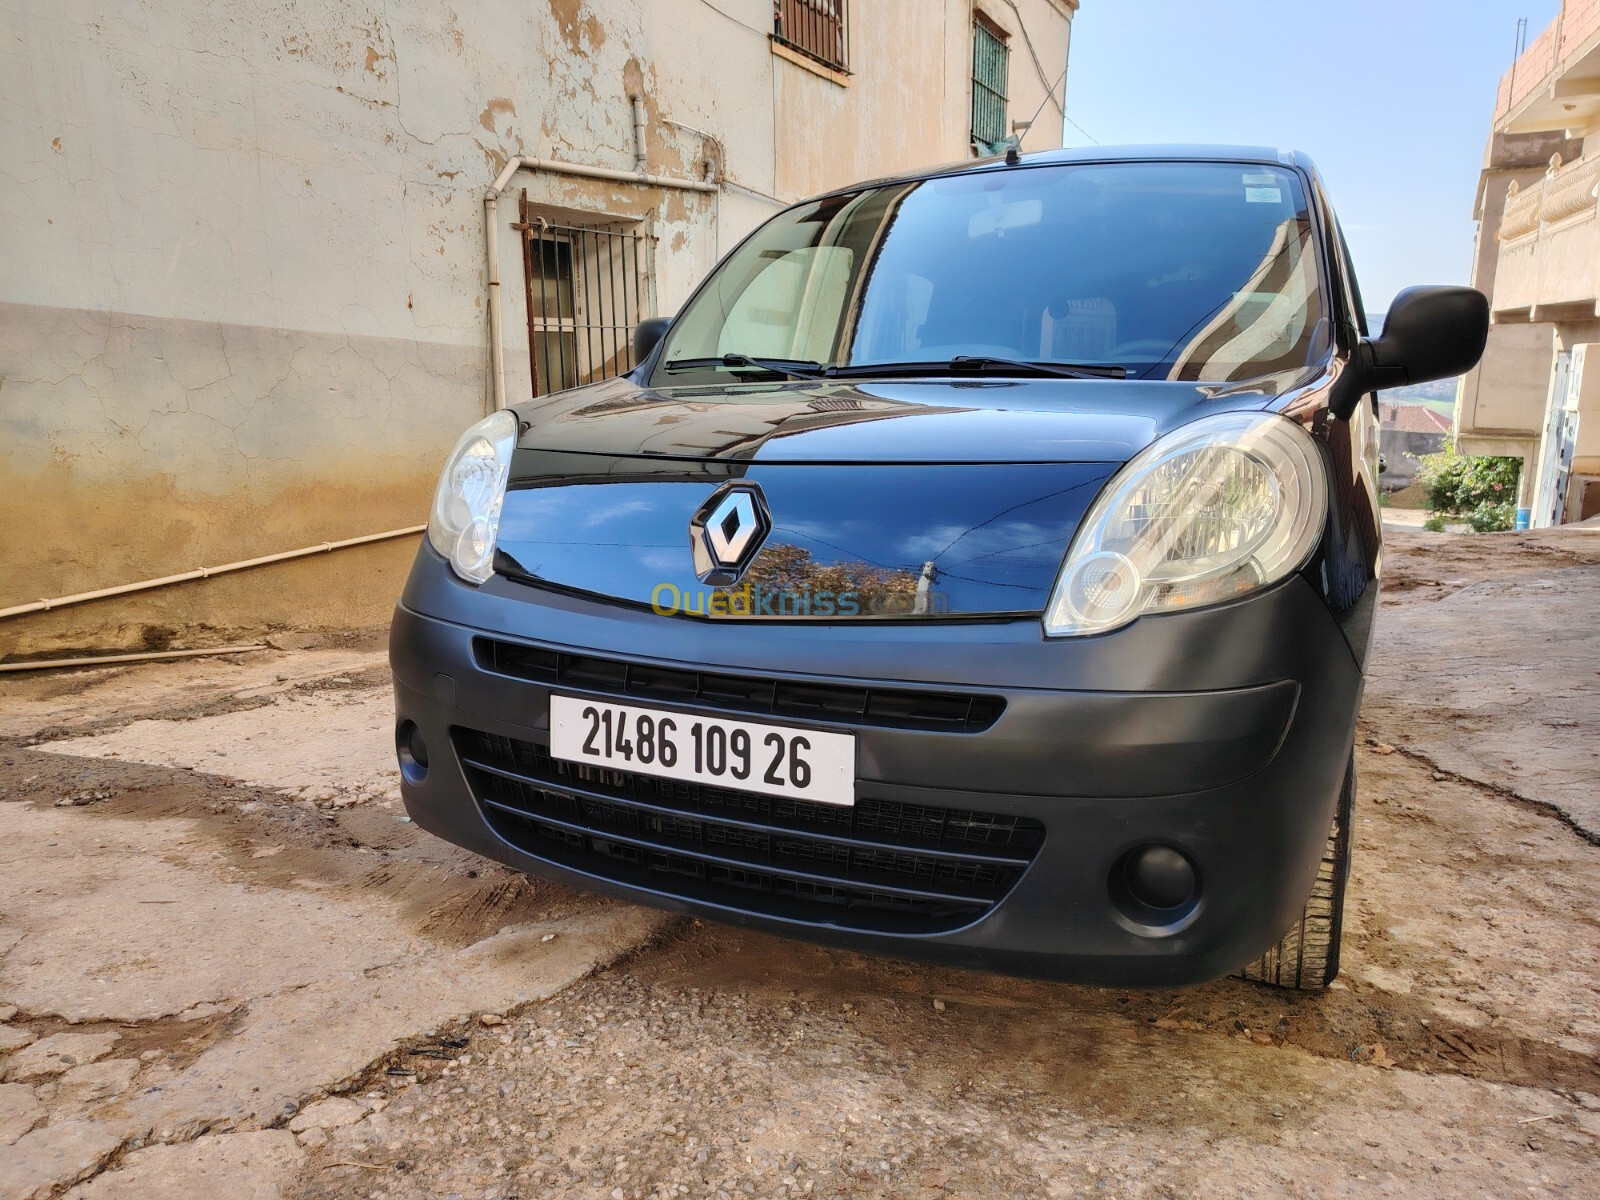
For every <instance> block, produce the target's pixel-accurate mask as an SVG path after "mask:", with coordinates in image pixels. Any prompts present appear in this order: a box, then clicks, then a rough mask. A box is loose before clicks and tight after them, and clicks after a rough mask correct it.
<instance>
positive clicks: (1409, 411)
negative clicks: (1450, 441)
mask: <svg viewBox="0 0 1600 1200" xmlns="http://www.w3.org/2000/svg"><path fill="white" fill-rule="evenodd" d="M1449 436H1450V419H1449V418H1448V417H1446V416H1444V415H1443V414H1441V413H1437V412H1434V410H1433V409H1431V408H1429V407H1428V406H1427V405H1425V404H1395V403H1391V402H1389V401H1387V400H1384V399H1383V398H1382V397H1381V396H1380V397H1379V399H1378V451H1379V453H1381V454H1382V455H1383V462H1384V472H1383V479H1382V480H1381V482H1382V484H1383V487H1384V490H1385V491H1392V492H1397V491H1400V490H1401V489H1402V488H1407V487H1410V486H1411V485H1412V484H1413V483H1415V482H1416V481H1417V469H1418V466H1419V465H1420V464H1419V462H1418V460H1419V459H1421V458H1422V457H1423V455H1425V454H1437V453H1438V452H1439V451H1441V450H1443V449H1444V443H1445V440H1446V439H1447V438H1448V437H1449Z"/></svg>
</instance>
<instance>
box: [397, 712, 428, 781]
mask: <svg viewBox="0 0 1600 1200" xmlns="http://www.w3.org/2000/svg"><path fill="white" fill-rule="evenodd" d="M394 753H395V757H396V758H397V759H399V761H400V775H401V777H402V778H404V779H405V781H406V782H407V783H421V782H422V781H423V780H424V779H426V778H427V777H428V743H427V741H426V740H425V739H424V738H423V736H422V730H420V729H418V728H417V723H416V722H415V721H401V722H400V724H398V725H397V726H395V731H394Z"/></svg>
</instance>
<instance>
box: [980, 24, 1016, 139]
mask: <svg viewBox="0 0 1600 1200" xmlns="http://www.w3.org/2000/svg"><path fill="white" fill-rule="evenodd" d="M1010 60H1011V51H1010V49H1009V48H1008V47H1007V46H1006V41H1005V38H1004V37H1002V36H1001V34H1000V33H999V32H998V31H997V30H995V29H992V28H991V27H990V26H989V25H988V24H987V23H985V22H984V21H981V20H980V21H978V22H977V23H976V24H974V26H973V29H972V140H973V141H974V142H976V143H977V144H978V146H979V147H980V148H982V149H984V150H992V149H993V148H994V147H995V146H997V145H999V144H1000V143H1001V142H1003V141H1005V139H1006V75H1007V71H1008V70H1009V68H1010Z"/></svg>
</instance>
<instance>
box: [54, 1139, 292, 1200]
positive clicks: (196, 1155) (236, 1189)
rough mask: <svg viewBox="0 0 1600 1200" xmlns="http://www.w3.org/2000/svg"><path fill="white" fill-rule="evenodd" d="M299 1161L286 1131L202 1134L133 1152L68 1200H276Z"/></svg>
mask: <svg viewBox="0 0 1600 1200" xmlns="http://www.w3.org/2000/svg"><path fill="white" fill-rule="evenodd" d="M303 1157H304V1154H303V1152H302V1151H301V1149H300V1147H299V1146H297V1145H295V1140H294V1135H293V1134H292V1133H290V1132H289V1131H288V1130H286V1129H264V1130H260V1131H258V1132H254V1133H221V1134H207V1135H206V1136H205V1137H201V1138H197V1139H195V1140H194V1141H192V1142H183V1143H181V1144H178V1145H174V1146H147V1147H145V1148H144V1149H142V1150H135V1151H133V1152H132V1153H131V1154H129V1155H128V1156H127V1157H126V1158H124V1159H123V1160H122V1162H120V1163H119V1164H118V1165H117V1168H116V1170H114V1171H107V1172H106V1173H105V1174H104V1175H101V1176H98V1177H97V1178H95V1179H93V1180H91V1181H90V1182H89V1183H87V1184H85V1185H84V1186H83V1187H81V1188H78V1189H76V1190H74V1191H71V1192H68V1193H67V1200H147V1198H148V1197H151V1196H160V1197H161V1198H162V1200H217V1198H218V1197H223V1196H225V1197H227V1200H280V1197H282V1196H283V1195H285V1194H287V1189H288V1187H289V1185H290V1183H291V1182H292V1181H293V1179H294V1176H295V1173H296V1172H297V1171H298V1170H299V1168H300V1163H301V1161H302V1159H303Z"/></svg>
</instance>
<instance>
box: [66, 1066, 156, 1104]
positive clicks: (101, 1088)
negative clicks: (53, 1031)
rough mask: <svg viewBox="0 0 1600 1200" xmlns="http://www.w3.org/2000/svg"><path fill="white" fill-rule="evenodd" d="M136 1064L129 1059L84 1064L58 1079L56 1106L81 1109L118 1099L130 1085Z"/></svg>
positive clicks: (135, 1071) (137, 1068) (136, 1069)
mask: <svg viewBox="0 0 1600 1200" xmlns="http://www.w3.org/2000/svg"><path fill="white" fill-rule="evenodd" d="M138 1073H139V1063H138V1062H137V1061H136V1060H135V1059H131V1058H107V1059H102V1060H101V1061H99V1062H92V1063H85V1064H84V1065H83V1066H81V1067H73V1068H72V1070H70V1071H68V1072H67V1073H66V1074H64V1075H63V1076H61V1080H60V1084H59V1088H58V1090H57V1092H56V1100H55V1102H56V1103H57V1104H68V1105H76V1106H79V1107H81V1106H83V1105H88V1104H96V1103H98V1102H100V1101H101V1100H109V1099H111V1097H113V1096H120V1095H121V1094H122V1093H123V1092H125V1091H127V1090H128V1089H129V1088H131V1087H132V1086H133V1078H134V1076H135V1075H137V1074H138Z"/></svg>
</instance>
